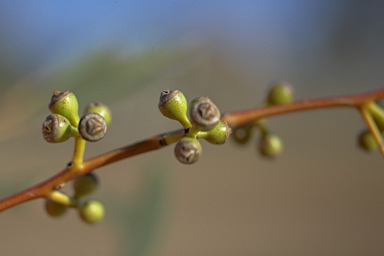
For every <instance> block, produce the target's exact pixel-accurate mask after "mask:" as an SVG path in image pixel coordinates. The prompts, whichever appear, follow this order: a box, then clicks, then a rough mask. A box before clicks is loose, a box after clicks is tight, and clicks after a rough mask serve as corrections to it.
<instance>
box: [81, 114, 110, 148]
mask: <svg viewBox="0 0 384 256" xmlns="http://www.w3.org/2000/svg"><path fill="white" fill-rule="evenodd" d="M79 132H80V135H81V137H82V138H83V139H85V140H87V141H92V142H94V141H98V140H101V139H102V138H104V136H105V134H106V133H107V123H106V122H105V119H104V118H103V117H102V116H101V115H99V114H96V113H88V114H85V115H84V116H83V117H82V118H81V119H80V123H79Z"/></svg>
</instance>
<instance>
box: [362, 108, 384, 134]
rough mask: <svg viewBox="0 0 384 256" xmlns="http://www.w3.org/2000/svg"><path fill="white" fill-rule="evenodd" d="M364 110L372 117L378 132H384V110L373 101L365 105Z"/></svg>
mask: <svg viewBox="0 0 384 256" xmlns="http://www.w3.org/2000/svg"><path fill="white" fill-rule="evenodd" d="M365 108H366V110H367V111H368V112H369V114H371V115H372V117H373V119H374V120H375V122H376V124H377V126H378V128H379V130H381V131H383V130H384V110H383V109H382V108H381V107H380V106H379V105H378V104H377V103H376V102H374V101H371V102H369V103H367V104H366V105H365Z"/></svg>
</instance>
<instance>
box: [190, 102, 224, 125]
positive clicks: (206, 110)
mask: <svg viewBox="0 0 384 256" xmlns="http://www.w3.org/2000/svg"><path fill="white" fill-rule="evenodd" d="M189 116H190V118H191V122H192V125H193V126H194V128H196V129H197V130H199V131H209V130H211V129H213V128H214V127H215V126H216V125H217V124H218V123H219V121H220V118H221V116H220V110H219V109H218V107H217V106H216V105H215V104H213V102H212V101H211V100H210V99H209V98H207V97H200V98H196V99H194V100H193V101H192V102H191V104H190V111H189Z"/></svg>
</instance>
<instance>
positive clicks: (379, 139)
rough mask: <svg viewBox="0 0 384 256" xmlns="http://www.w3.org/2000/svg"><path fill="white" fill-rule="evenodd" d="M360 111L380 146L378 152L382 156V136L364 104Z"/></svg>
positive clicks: (383, 154) (383, 152) (383, 146)
mask: <svg viewBox="0 0 384 256" xmlns="http://www.w3.org/2000/svg"><path fill="white" fill-rule="evenodd" d="M360 112H361V114H362V116H363V118H364V120H365V122H366V123H367V125H368V127H369V130H370V131H371V132H372V134H373V137H374V138H375V140H376V142H377V144H379V147H380V153H381V155H382V156H383V157H384V144H383V138H382V137H381V134H380V131H379V129H378V128H377V125H376V123H375V121H374V120H373V118H372V116H371V115H370V113H369V112H368V110H367V109H366V107H365V106H363V107H362V108H360Z"/></svg>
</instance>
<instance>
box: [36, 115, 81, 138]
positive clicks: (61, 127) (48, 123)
mask: <svg viewBox="0 0 384 256" xmlns="http://www.w3.org/2000/svg"><path fill="white" fill-rule="evenodd" d="M41 132H42V134H43V138H44V140H45V141H47V142H49V143H60V142H64V141H66V140H68V139H69V138H70V137H73V136H76V135H77V130H76V129H75V128H74V127H72V125H71V124H70V122H69V121H68V119H67V118H65V117H63V116H61V115H58V114H50V115H49V116H47V118H46V119H45V121H44V122H43V125H42V130H41Z"/></svg>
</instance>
